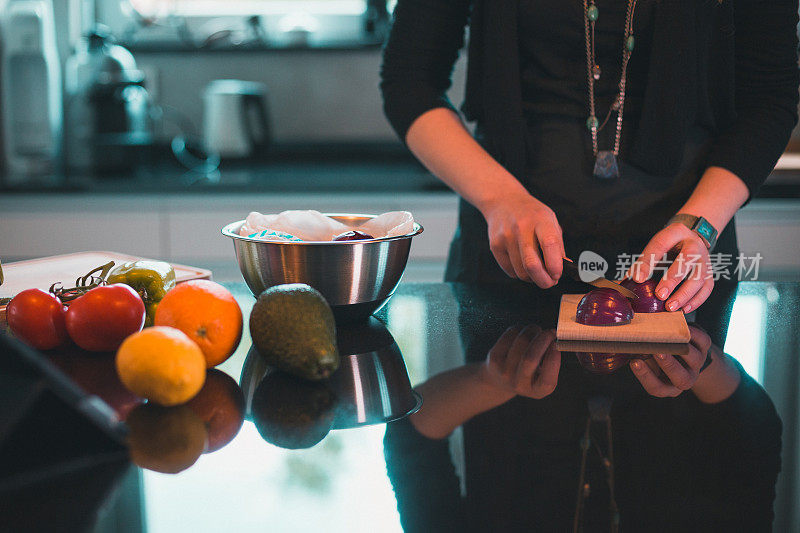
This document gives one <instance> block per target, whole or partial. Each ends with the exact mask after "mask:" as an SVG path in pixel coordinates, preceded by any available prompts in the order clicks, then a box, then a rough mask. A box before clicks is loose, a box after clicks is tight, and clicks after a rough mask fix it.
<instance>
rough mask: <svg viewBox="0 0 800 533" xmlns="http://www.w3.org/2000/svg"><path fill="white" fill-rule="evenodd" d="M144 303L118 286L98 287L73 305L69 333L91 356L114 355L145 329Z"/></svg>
mask: <svg viewBox="0 0 800 533" xmlns="http://www.w3.org/2000/svg"><path fill="white" fill-rule="evenodd" d="M144 315H145V312H144V303H143V302H142V299H141V298H140V297H139V295H138V294H136V291H135V290H133V289H131V288H130V287H128V286H127V285H123V284H122V283H115V284H113V285H105V286H103V287H95V288H94V289H92V290H90V291H89V292H87V293H86V294H84V295H83V296H81V297H80V298H78V299H76V300H75V301H73V302H72V303H71V304H70V305H69V309H68V310H67V331H68V332H69V336H70V337H72V340H73V341H75V344H77V345H78V346H80V347H81V348H83V349H84V350H89V351H90V352H111V351H114V350H116V349H117V348H119V345H120V344H122V341H124V340H125V338H126V337H127V336H128V335H131V334H133V333H136V332H137V331H140V330H141V329H142V326H143V325H144Z"/></svg>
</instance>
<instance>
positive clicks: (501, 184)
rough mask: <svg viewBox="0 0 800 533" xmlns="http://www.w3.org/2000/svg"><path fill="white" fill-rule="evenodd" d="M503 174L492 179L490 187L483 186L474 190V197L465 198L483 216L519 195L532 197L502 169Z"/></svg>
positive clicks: (507, 203) (506, 204) (505, 204)
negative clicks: (478, 189)
mask: <svg viewBox="0 0 800 533" xmlns="http://www.w3.org/2000/svg"><path fill="white" fill-rule="evenodd" d="M502 172H504V173H505V175H498V176H497V177H496V178H495V179H493V180H492V186H491V187H485V188H483V189H482V190H480V191H476V194H475V196H474V198H472V199H470V198H467V200H468V201H470V203H472V205H474V206H475V207H476V208H477V209H478V211H480V212H481V213H482V214H483V215H484V218H486V215H487V214H488V213H490V212H491V211H492V210H494V209H495V208H496V207H498V206H506V207H507V206H508V205H509V204H510V203H511V202H512V201H513V200H514V199H516V198H521V197H530V198H533V197H532V196H531V195H530V193H529V192H528V191H527V189H525V187H524V186H523V185H522V184H521V183H520V182H519V181H518V180H517V179H516V178H515V177H514V176H513V175H511V174H510V173H508V172H507V171H505V169H503V171H502Z"/></svg>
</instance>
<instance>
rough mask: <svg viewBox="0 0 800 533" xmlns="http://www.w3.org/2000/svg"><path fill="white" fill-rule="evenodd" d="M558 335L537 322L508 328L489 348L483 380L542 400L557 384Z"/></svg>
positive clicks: (482, 373) (559, 363) (482, 370)
mask: <svg viewBox="0 0 800 533" xmlns="http://www.w3.org/2000/svg"><path fill="white" fill-rule="evenodd" d="M555 341H556V334H555V331H554V330H552V329H550V330H547V331H542V329H541V328H540V327H539V326H537V325H530V326H527V327H525V328H524V329H523V328H521V327H520V326H514V327H512V328H509V329H507V330H506V331H505V333H503V335H502V336H501V337H500V338H499V339H498V340H497V342H496V343H495V344H494V346H492V348H491V350H489V354H488V356H487V357H486V362H485V363H484V364H483V367H482V368H481V373H480V376H481V379H482V380H483V381H484V382H486V383H488V384H489V385H491V386H493V387H496V388H498V389H500V390H503V391H506V392H507V393H508V394H509V395H510V396H516V395H519V396H527V397H528V398H536V399H542V398H544V397H545V396H548V395H550V394H552V392H553V391H554V390H555V389H556V385H557V384H558V371H559V369H560V368H561V352H559V351H558V350H557V349H556V345H555Z"/></svg>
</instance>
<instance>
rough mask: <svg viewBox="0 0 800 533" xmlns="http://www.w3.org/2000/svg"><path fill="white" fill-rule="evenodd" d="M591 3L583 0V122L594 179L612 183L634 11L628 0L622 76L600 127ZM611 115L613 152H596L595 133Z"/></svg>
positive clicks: (632, 2)
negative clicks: (585, 87)
mask: <svg viewBox="0 0 800 533" xmlns="http://www.w3.org/2000/svg"><path fill="white" fill-rule="evenodd" d="M594 2H595V0H583V25H584V29H585V33H586V77H587V80H588V83H589V118H588V119H586V127H587V128H588V129H589V131H590V132H591V134H592V151H593V154H594V157H595V163H594V175H595V176H596V177H598V178H601V179H613V178H617V177H619V165H618V163H617V156H618V155H619V140H620V137H621V136H622V114H623V111H624V108H625V80H626V73H627V70H628V61H629V60H630V58H631V52H633V47H634V45H635V43H636V41H635V39H634V37H633V12H634V10H635V9H636V0H628V10H627V14H626V17H625V39H624V40H623V45H622V73H621V75H620V79H619V93H618V94H617V98H616V100H615V101H614V104H613V105H612V106H611V109H609V110H608V114H607V115H606V118H605V120H603V123H602V124H600V121H599V120H597V114H596V113H595V100H594V82H595V81H597V80H599V79H600V74H601V71H600V66H599V65H598V64H597V60H596V59H595V52H594V44H595V38H594V26H595V22H596V21H597V17H598V16H599V15H600V11H599V10H598V9H597V6H596V5H595V3H594ZM615 111H616V113H617V129H616V135H615V137H614V149H613V150H598V148H597V133H598V132H599V131H600V130H601V129H603V127H604V126H605V125H606V123H607V122H608V119H609V118H610V117H611V113H613V112H615Z"/></svg>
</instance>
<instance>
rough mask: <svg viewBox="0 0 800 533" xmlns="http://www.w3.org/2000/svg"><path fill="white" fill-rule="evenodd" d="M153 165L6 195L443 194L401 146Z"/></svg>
mask: <svg viewBox="0 0 800 533" xmlns="http://www.w3.org/2000/svg"><path fill="white" fill-rule="evenodd" d="M155 152H156V155H153V156H151V157H150V161H148V162H146V163H142V164H139V165H138V166H133V167H131V170H127V171H125V172H119V171H111V172H108V173H107V174H105V175H96V174H89V173H85V172H55V173H52V174H50V175H45V176H41V177H35V178H28V179H20V178H13V177H9V176H3V175H2V174H0V193H3V194H29V193H42V194H83V193H100V194H134V193H144V194H150V193H152V194H177V193H182V192H186V191H191V192H193V193H212V194H219V193H233V194H238V193H243V194H244V193H247V194H253V193H256V194H257V193H294V192H307V191H315V192H343V193H344V192H387V191H388V192H430V191H435V192H442V191H449V190H450V189H449V188H448V187H446V186H445V185H444V184H443V183H442V182H441V181H439V180H438V179H436V178H435V177H434V176H433V175H431V174H430V173H429V172H428V171H427V170H425V168H423V167H422V165H420V164H419V163H418V162H417V161H416V160H415V159H414V158H413V157H412V156H411V154H410V153H409V152H408V150H406V149H405V148H404V147H403V146H402V145H400V144H399V143H388V142H376V143H316V144H308V143H285V144H282V145H278V146H276V147H274V148H273V149H272V150H271V151H270V152H269V153H268V155H267V156H266V157H265V158H264V159H262V160H244V161H223V163H222V165H221V166H220V169H219V172H210V173H201V172H194V171H189V170H187V168H186V167H184V166H181V165H179V164H178V162H177V160H176V159H175V158H174V157H173V156H172V155H171V154H170V153H169V152H168V150H167V149H166V148H164V147H162V148H159V149H157V150H155ZM759 198H800V169H793V168H781V169H777V170H775V171H773V172H772V174H771V175H770V176H769V178H768V179H767V181H766V182H765V184H764V186H763V187H762V188H761V190H760V192H759Z"/></svg>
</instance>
